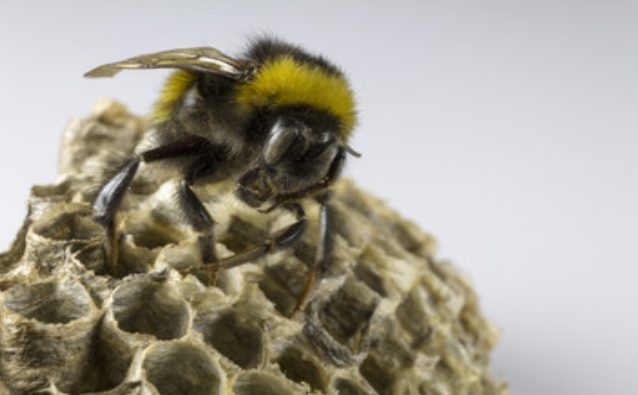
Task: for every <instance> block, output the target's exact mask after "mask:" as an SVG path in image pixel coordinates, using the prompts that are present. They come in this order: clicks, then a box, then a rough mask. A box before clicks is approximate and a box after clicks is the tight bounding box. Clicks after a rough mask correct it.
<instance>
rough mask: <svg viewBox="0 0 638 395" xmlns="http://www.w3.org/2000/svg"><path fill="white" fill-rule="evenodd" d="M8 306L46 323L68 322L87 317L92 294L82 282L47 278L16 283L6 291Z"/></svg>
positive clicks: (21, 313)
mask: <svg viewBox="0 0 638 395" xmlns="http://www.w3.org/2000/svg"><path fill="white" fill-rule="evenodd" d="M4 304H5V306H6V307H7V308H9V309H10V310H12V311H13V312H16V313H18V314H20V315H22V316H24V317H26V318H31V319H34V320H37V321H39V322H42V323H46V324H66V323H69V322H71V321H74V320H77V319H79V318H82V317H84V316H87V315H88V314H89V312H90V310H91V307H90V297H89V295H88V293H87V292H86V290H85V289H84V287H83V286H82V285H81V284H78V283H74V282H71V281H64V282H61V283H60V282H58V281H47V282H41V283H35V284H30V285H16V286H14V287H11V288H10V289H9V290H8V291H7V293H6V294H5V299H4Z"/></svg>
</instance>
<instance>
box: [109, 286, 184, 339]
mask: <svg viewBox="0 0 638 395" xmlns="http://www.w3.org/2000/svg"><path fill="white" fill-rule="evenodd" d="M112 309H113V317H114V318H115V320H116V321H117V323H118V326H119V327H120V329H122V330H125V331H127V332H132V333H146V334H149V335H153V336H155V337H157V338H158V339H164V340H167V339H176V338H179V337H182V336H183V335H184V334H185V333H186V330H187V329H188V323H189V318H190V314H189V310H188V306H187V304H186V302H185V301H184V300H183V299H182V298H181V297H179V296H178V295H176V294H175V292H174V291H173V290H171V288H170V287H169V285H168V284H167V283H165V282H163V281H161V280H159V281H154V280H138V281H131V282H128V283H125V284H123V285H121V286H120V287H118V288H117V289H116V290H115V292H114V294H113V304H112Z"/></svg>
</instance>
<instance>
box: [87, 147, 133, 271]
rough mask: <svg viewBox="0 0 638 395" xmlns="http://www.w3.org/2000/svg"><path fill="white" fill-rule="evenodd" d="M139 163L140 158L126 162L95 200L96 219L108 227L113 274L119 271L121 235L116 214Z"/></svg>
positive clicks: (109, 261) (110, 265)
mask: <svg viewBox="0 0 638 395" xmlns="http://www.w3.org/2000/svg"><path fill="white" fill-rule="evenodd" d="M139 165H140V159H139V158H134V159H130V160H128V161H127V162H126V163H124V164H123V165H122V166H121V167H120V168H119V169H118V171H117V173H116V174H115V175H114V176H113V177H112V178H111V179H110V180H108V181H107V182H106V184H104V185H103V186H102V188H101V189H100V192H99V193H98V195H97V197H96V198H95V200H94V201H93V211H94V212H95V220H96V221H97V222H98V223H100V224H101V225H102V226H103V227H104V228H105V229H106V235H107V238H108V244H109V246H108V250H109V251H108V265H109V270H110V272H111V273H113V274H116V273H117V260H118V253H119V236H118V234H117V226H116V221H115V216H116V214H117V209H118V207H119V206H120V203H121V202H122V199H123V198H124V195H125V194H126V190H127V188H128V186H129V185H130V184H131V181H133V177H134V176H135V173H136V172H137V169H138V167H139Z"/></svg>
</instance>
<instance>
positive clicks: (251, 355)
mask: <svg viewBox="0 0 638 395" xmlns="http://www.w3.org/2000/svg"><path fill="white" fill-rule="evenodd" d="M193 326H194V328H195V329H196V330H197V331H199V332H201V333H202V335H203V336H204V340H205V341H206V343H208V344H210V345H211V346H213V347H214V348H215V349H216V350H217V351H219V352H220V353H222V354H223V355H224V356H226V357H227V358H228V359H230V360H231V361H233V362H234V363H236V364H237V365H238V366H240V367H242V368H244V369H248V368H254V367H256V366H258V365H259V363H260V362H261V359H262V356H263V347H264V340H263V335H262V329H261V328H259V326H258V325H257V324H256V323H254V322H251V321H249V319H248V318H247V317H244V316H242V315H241V314H240V313H238V312H236V311H228V312H225V313H223V314H222V315H221V316H218V317H211V316H209V315H202V316H198V317H196V318H195V323H194V325H193Z"/></svg>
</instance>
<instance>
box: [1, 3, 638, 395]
mask: <svg viewBox="0 0 638 395" xmlns="http://www.w3.org/2000/svg"><path fill="white" fill-rule="evenodd" d="M132 3H133V2H131V1H122V0H117V1H116V0H109V1H102V2H94V1H84V2H79V1H76V2H73V1H55V2H53V1H50V2H45V1H41V2H35V1H13V2H10V1H6V0H3V1H2V5H0V48H1V50H2V52H3V56H2V61H1V62H0V71H1V72H2V73H0V115H1V117H0V129H1V133H2V140H1V141H2V143H1V144H0V179H1V180H2V184H3V187H2V195H1V203H2V204H1V205H0V218H2V226H1V228H0V244H1V245H2V246H8V244H9V241H10V240H11V239H12V238H13V235H14V234H15V232H16V231H17V229H18V227H19V225H20V223H21V219H22V216H23V215H24V213H25V199H26V197H27V194H28V188H29V186H30V185H32V184H34V183H40V184H42V183H50V182H52V181H54V180H55V177H56V160H57V158H56V155H57V146H58V140H59V137H60V133H61V131H62V130H63V128H64V125H65V124H66V123H67V121H68V120H69V119H70V118H71V117H72V116H84V115H86V114H87V113H88V111H89V110H90V108H91V106H92V104H93V103H94V102H95V100H96V99H98V98H100V97H114V98H118V99H120V100H122V101H124V102H126V103H128V104H129V106H130V108H131V109H132V110H134V111H136V112H146V111H147V110H148V109H149V106H150V103H151V102H152V100H153V98H154V96H155V94H156V92H157V89H158V87H159V85H160V83H161V80H162V79H163V77H164V76H165V75H166V73H165V72H162V71H155V72H130V73H123V74H122V75H120V76H118V77H117V78H115V79H113V80H85V79H82V78H81V76H82V74H83V72H85V71H86V70H88V69H89V68H91V67H93V66H96V65H98V64H101V63H104V62H108V61H114V60H118V59H120V58H123V57H128V56H131V55H137V54H140V53H144V52H149V51H155V50H162V49H170V48H174V47H182V46H196V45H211V46H215V47H218V48H219V49H221V50H223V51H226V52H229V53H236V52H237V51H239V50H240V49H241V48H242V46H243V43H244V39H245V37H246V36H247V35H250V34H254V33H260V32H273V33H276V34H277V35H279V36H280V37H283V38H286V39H289V40H291V41H294V42H297V43H300V44H303V45H304V46H306V47H308V48H309V49H312V50H316V51H319V52H322V53H324V54H325V55H326V56H327V57H328V58H330V59H333V60H335V61H336V62H337V63H339V64H340V65H341V66H342V67H343V68H344V69H345V70H346V71H347V72H348V74H349V75H350V76H351V81H352V85H353V86H354V88H355V90H356V92H357V97H358V101H359V105H360V119H361V122H360V124H359V127H358V129H357V133H356V137H355V138H354V141H353V144H352V145H353V146H354V147H355V148H356V149H358V150H359V151H361V152H363V153H364V156H363V158H362V159H360V160H356V161H351V162H350V164H349V167H348V170H347V175H348V176H351V177H353V178H355V179H356V180H357V181H358V183H359V184H360V185H361V186H363V187H365V188H367V189H369V190H371V191H373V192H375V193H376V194H377V195H379V196H381V197H383V198H385V199H386V200H387V201H388V202H389V203H390V204H391V205H392V206H393V207H395V208H396V209H397V210H399V211H400V212H401V213H403V215H405V216H406V217H410V218H412V219H414V220H415V221H416V222H417V223H419V224H420V225H421V226H422V227H423V228H424V229H426V230H428V231H430V232H432V233H433V234H435V235H436V236H437V238H438V239H439V242H440V247H441V248H440V256H441V257H445V258H450V259H451V260H453V261H454V262H455V263H456V265H457V266H458V267H459V268H460V269H461V270H462V271H463V272H464V273H466V274H467V276H468V277H469V278H470V279H471V280H472V282H473V283H474V284H475V286H476V288H477V289H478V292H479V293H480V295H481V297H482V305H483V308H484V310H485V312H486V314H487V315H488V316H489V317H490V318H491V319H492V321H493V322H495V323H496V324H497V325H498V327H500V328H501V329H502V331H503V338H502V341H501V343H500V344H499V346H498V347H497V349H496V350H495V353H494V359H493V366H494V373H495V374H496V375H497V376H501V377H505V378H507V379H508V380H509V382H510V383H511V388H512V393H513V394H521V395H525V394H529V395H538V394H543V395H548V394H562V395H564V394H581V395H585V394H614V395H621V394H627V395H630V394H637V393H638V384H637V383H636V379H635V377H636V376H637V375H638V368H637V367H636V361H638V345H637V342H636V340H635V339H636V337H637V334H638V309H637V307H636V302H638V290H637V288H638V286H636V285H635V283H636V277H638V259H637V258H638V253H637V252H636V248H637V247H638V245H637V243H636V241H635V239H636V237H637V236H638V209H637V207H636V205H637V203H638V133H637V132H638V131H637V130H636V128H637V126H638V115H637V114H638V112H637V108H636V106H637V105H638V23H637V22H638V3H637V2H636V1H611V0H606V1H603V0H600V1H586V0H585V1H568V0H554V1H549V0H548V1H512V0H509V1H507V0H503V1H496V0H490V1H469V0H467V1H449V0H441V1H414V2H408V1H405V2H401V1H392V2H387V3H381V2H372V1H366V2H363V1H361V2H347V3H345V2H343V3H342V2H337V1H325V0H324V1H321V2H312V3H311V2H294V3H293V2H285V1H254V2H240V1H233V2H231V1H183V2H179V4H182V5H177V4H178V2H174V3H173V4H172V5H170V6H169V5H164V4H158V3H160V2H158V1H138V2H135V3H134V4H132Z"/></svg>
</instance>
